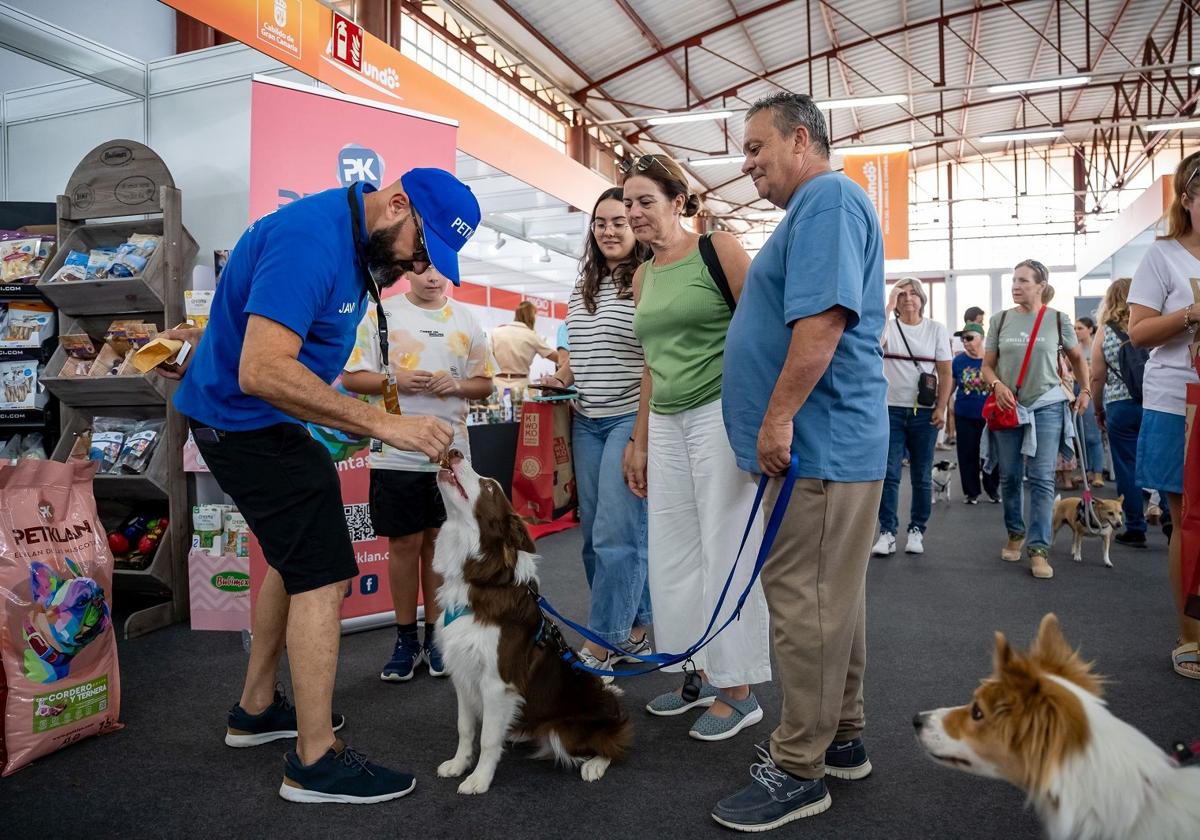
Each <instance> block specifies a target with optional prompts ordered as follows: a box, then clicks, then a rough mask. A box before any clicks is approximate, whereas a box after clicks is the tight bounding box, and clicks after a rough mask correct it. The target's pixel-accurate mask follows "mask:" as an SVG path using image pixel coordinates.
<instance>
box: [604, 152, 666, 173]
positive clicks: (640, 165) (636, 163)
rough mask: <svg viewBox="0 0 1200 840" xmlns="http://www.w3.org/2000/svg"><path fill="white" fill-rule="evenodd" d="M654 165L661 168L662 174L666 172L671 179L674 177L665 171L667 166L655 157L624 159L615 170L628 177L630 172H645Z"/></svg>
mask: <svg viewBox="0 0 1200 840" xmlns="http://www.w3.org/2000/svg"><path fill="white" fill-rule="evenodd" d="M656 163H657V164H658V165H659V166H660V167H662V171H663V172H666V173H667V174H668V175H670V176H671V177H672V178H674V177H675V176H674V175H672V174H671V170H670V169H667V165H666V164H665V163H663V162H662V161H661V160H659V159H658V157H657V156H656V155H642V156H641V157H637V158H625V159H624V160H622V161H621V162H620V163H618V164H617V168H618V169H620V170H621V174H623V175H628V174H629V173H630V172H635V171H636V172H645V171H647V170H648V169H649V168H650V167H652V166H654V164H656Z"/></svg>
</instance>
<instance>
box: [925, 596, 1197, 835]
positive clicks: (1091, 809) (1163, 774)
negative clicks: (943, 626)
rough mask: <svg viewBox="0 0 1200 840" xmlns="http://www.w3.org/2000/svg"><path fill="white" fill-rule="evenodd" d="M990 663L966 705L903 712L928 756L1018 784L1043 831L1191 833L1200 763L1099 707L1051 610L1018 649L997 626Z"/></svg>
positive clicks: (1094, 687)
mask: <svg viewBox="0 0 1200 840" xmlns="http://www.w3.org/2000/svg"><path fill="white" fill-rule="evenodd" d="M994 667H995V670H994V671H993V673H992V676H991V677H989V678H988V679H986V680H984V681H983V682H982V684H981V685H980V686H979V688H977V689H976V690H975V696H974V699H973V701H972V702H971V703H970V704H968V705H966V706H958V707H955V708H947V709H935V710H933V711H930V712H921V713H919V714H918V715H917V716H916V717H915V718H913V725H914V726H915V727H916V729H917V740H918V741H920V743H921V746H922V747H924V749H925V751H926V752H927V753H928V754H929V756H930V757H931V758H933V759H934V760H935V761H937V762H938V763H939V764H944V765H945V766H947V767H953V768H955V769H958V770H965V771H966V772H968V773H974V774H975V775H978V776H986V777H989V778H993V779H1003V780H1005V781H1007V782H1010V783H1012V784H1014V785H1016V786H1017V787H1019V788H1021V789H1022V790H1024V791H1025V792H1026V793H1027V794H1028V797H1029V800H1028V801H1029V802H1030V803H1031V804H1032V806H1033V808H1034V811H1035V812H1036V813H1037V815H1038V817H1039V818H1040V819H1041V821H1042V824H1043V826H1044V827H1045V829H1046V833H1047V835H1048V836H1049V837H1050V838H1051V840H1119V839H1120V840H1123V839H1124V838H1130V840H1132V838H1146V840H1151V838H1153V840H1185V838H1188V839H1190V838H1195V837H1198V836H1200V767H1180V766H1179V765H1178V764H1177V763H1176V762H1175V761H1174V760H1173V759H1172V758H1170V757H1169V756H1168V755H1167V754H1166V753H1165V752H1163V750H1162V749H1160V748H1159V747H1157V746H1156V745H1155V744H1153V743H1152V742H1151V741H1150V739H1149V738H1147V737H1146V736H1145V735H1143V734H1142V733H1141V732H1139V731H1138V730H1136V729H1134V728H1133V727H1132V726H1130V725H1129V724H1127V723H1125V722H1124V721H1122V720H1120V719H1119V718H1117V717H1116V716H1114V715H1113V714H1112V712H1110V711H1108V708H1107V707H1106V706H1105V704H1104V701H1103V700H1101V699H1100V683H1101V678H1100V677H1098V676H1097V675H1096V674H1095V673H1093V671H1092V669H1091V665H1090V664H1089V663H1086V662H1084V661H1082V660H1081V659H1080V658H1079V656H1078V654H1077V653H1076V652H1075V651H1073V650H1072V649H1071V648H1070V646H1069V645H1068V644H1067V642H1066V640H1065V639H1064V638H1063V635H1062V631H1061V630H1060V629H1059V626H1058V619H1057V618H1055V617H1054V615H1053V614H1052V613H1051V614H1049V615H1047V616H1046V617H1045V618H1043V619H1042V623H1041V627H1040V628H1039V630H1038V636H1037V639H1036V640H1035V641H1034V643H1033V648H1032V649H1031V650H1030V651H1029V653H1028V654H1023V653H1020V652H1018V651H1015V650H1013V649H1012V647H1011V646H1010V645H1009V644H1008V641H1007V640H1006V639H1005V638H1004V634H1002V633H997V634H996V653H995V665H994Z"/></svg>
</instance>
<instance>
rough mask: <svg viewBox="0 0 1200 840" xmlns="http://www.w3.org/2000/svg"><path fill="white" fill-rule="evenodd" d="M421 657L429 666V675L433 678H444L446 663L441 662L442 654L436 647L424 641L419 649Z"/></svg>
mask: <svg viewBox="0 0 1200 840" xmlns="http://www.w3.org/2000/svg"><path fill="white" fill-rule="evenodd" d="M421 657H422V658H423V659H424V660H425V662H426V663H427V664H428V665H429V674H430V676H434V677H444V676H446V663H445V662H443V661H442V652H441V651H440V650H438V647H437V645H435V644H431V643H430V642H428V641H426V642H425V646H424V647H423V648H422V649H421Z"/></svg>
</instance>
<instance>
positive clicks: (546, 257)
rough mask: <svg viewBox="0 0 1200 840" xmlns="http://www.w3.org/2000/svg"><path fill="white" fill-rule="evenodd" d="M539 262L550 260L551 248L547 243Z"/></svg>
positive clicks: (543, 247)
mask: <svg viewBox="0 0 1200 840" xmlns="http://www.w3.org/2000/svg"><path fill="white" fill-rule="evenodd" d="M538 262H543V263H548V262H550V249H549V248H547V247H546V246H545V245H543V246H542V253H541V255H540V256H539V257H538Z"/></svg>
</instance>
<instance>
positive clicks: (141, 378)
mask: <svg viewBox="0 0 1200 840" xmlns="http://www.w3.org/2000/svg"><path fill="white" fill-rule="evenodd" d="M114 320H120V319H118V318H113V317H111V316H109V315H101V316H94V315H93V316H80V317H70V316H66V315H60V316H59V326H60V327H61V329H62V335H73V334H78V333H87V334H88V335H89V336H90V337H91V339H92V341H93V342H95V344H96V345H97V346H98V347H99V346H100V345H102V344H103V343H104V335H105V333H106V332H107V331H108V328H109V326H110V325H111V324H112V322H113V321H114ZM142 320H144V321H146V322H147V323H153V324H154V325H155V326H156V327H157V328H158V329H160V330H161V329H162V328H163V317H162V316H161V315H157V316H156V315H155V313H147V315H146V316H145V317H144V318H143V319H142ZM67 360H68V356H67V351H65V350H64V349H63V348H62V346H61V345H60V346H59V347H58V348H56V349H55V351H54V355H52V356H51V357H50V361H49V362H47V363H46V369H45V372H44V373H43V374H42V378H41V380H40V381H41V382H42V384H44V385H45V386H46V390H48V391H50V393H52V394H54V396H56V397H58V398H59V399H60V400H62V401H63V402H64V403H67V404H68V405H79V406H105V405H147V406H149V405H163V404H164V403H165V402H166V401H167V400H168V399H169V398H170V396H171V394H172V393H174V384H175V383H173V382H171V381H169V380H167V379H163V378H162V377H161V376H159V375H158V374H157V373H154V372H151V373H148V374H142V373H133V374H124V375H122V376H63V375H62V371H63V367H64V365H66V363H67Z"/></svg>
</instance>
